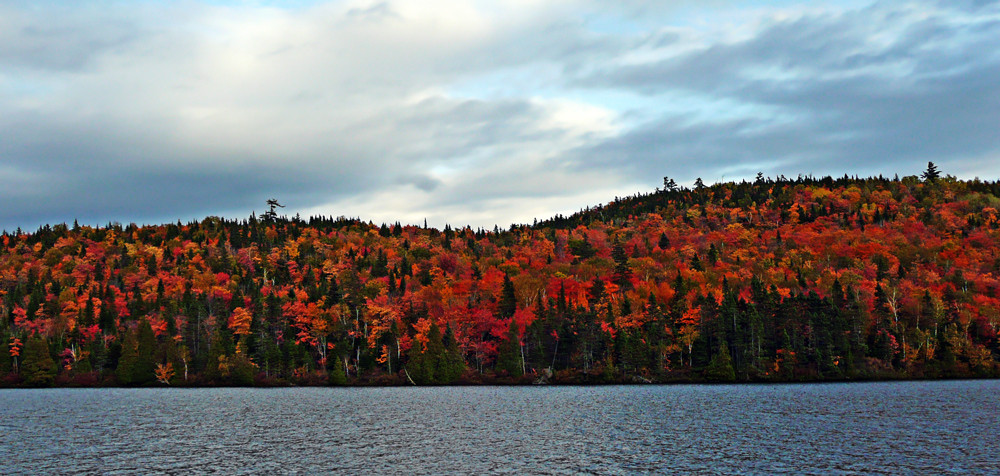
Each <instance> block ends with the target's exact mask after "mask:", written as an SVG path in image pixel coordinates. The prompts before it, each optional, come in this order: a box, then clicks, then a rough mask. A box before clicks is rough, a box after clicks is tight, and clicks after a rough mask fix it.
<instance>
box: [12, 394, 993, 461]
mask: <svg viewBox="0 0 1000 476" xmlns="http://www.w3.org/2000/svg"><path fill="white" fill-rule="evenodd" d="M998 415H1000V381H995V380H994V381H942V382H881V383H851V384H802V385H718V386H699V385H675V386H619V387H442V388H413V387H409V388H282V389H232V388H217V389H49V390H0V435H2V438H3V445H2V446H0V474H19V473H95V472H100V473H110V474H134V473H143V474H156V473H170V474H179V473H190V472H218V473H222V474H247V473H270V474H274V473H279V474H280V473H330V472H333V473H341V474H345V473H346V474H362V473H363V474H369V473H379V474H385V473H388V474H399V473H403V474H438V473H442V472H447V473H467V474H482V473H546V474H568V473H573V474H575V473H581V472H582V473H599V474H606V473H636V472H638V473H649V472H656V473H665V472H670V473H673V472H684V473H691V472H698V473H760V474H773V473H776V472H792V473H798V474H802V473H819V474H837V473H843V474H855V473H872V472H874V473H892V474H899V473H916V474H927V473H934V474H940V473H961V474H970V473H971V474H976V473H980V474H998V473H1000V459H998V458H997V450H998V448H1000V443H998V441H1000V423H998V420H1000V417H998Z"/></svg>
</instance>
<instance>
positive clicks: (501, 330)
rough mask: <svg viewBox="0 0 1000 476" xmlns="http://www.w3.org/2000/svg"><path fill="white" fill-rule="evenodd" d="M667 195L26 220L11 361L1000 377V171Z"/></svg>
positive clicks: (432, 376)
mask: <svg viewBox="0 0 1000 476" xmlns="http://www.w3.org/2000/svg"><path fill="white" fill-rule="evenodd" d="M664 184H665V189H664V190H657V191H655V192H653V193H648V194H641V195H636V196H631V197H624V198H617V199H615V200H614V201H612V202H610V203H608V204H606V205H599V206H596V207H592V208H588V209H586V210H582V211H581V212H579V213H576V214H573V215H571V216H556V217H554V218H552V219H549V220H545V221H542V222H538V223H535V224H533V225H530V226H529V225H513V226H511V227H510V228H509V229H506V230H501V229H499V228H495V229H494V230H481V229H480V230H474V229H471V228H468V227H466V228H452V227H450V226H446V227H445V228H444V229H443V230H438V229H433V228H427V227H426V226H403V225H400V224H399V223H395V224H374V223H369V222H364V221H361V220H358V219H347V218H343V217H341V218H335V219H334V218H328V217H321V216H320V217H310V218H308V219H303V218H300V217H297V216H296V217H294V218H288V217H281V216H277V214H276V213H268V216H267V217H266V219H261V220H258V219H257V218H255V217H252V216H251V217H250V218H248V219H244V220H228V219H223V218H218V217H209V218H206V219H204V220H202V221H200V222H191V223H187V224H182V223H176V224H165V225H160V226H143V227H138V226H135V225H128V226H122V225H118V224H109V225H108V226H103V227H96V228H94V227H87V226H78V225H76V224H74V225H73V226H67V225H56V226H44V227H42V228H41V229H39V230H37V231H36V232H34V233H24V232H21V231H18V232H15V233H4V234H3V235H2V237H0V297H2V307H0V333H2V334H3V335H4V336H5V339H7V349H5V351H4V352H2V353H0V374H2V375H4V376H5V380H4V382H6V383H7V384H8V385H39V386H45V385H52V384H59V385H65V384H84V385H97V384H122V385H165V384H172V385H179V384H187V385H198V384H253V383H256V384H283V383H300V384H302V383H306V384H321V383H322V384H325V383H335V384H343V383H360V384H406V383H410V382H412V383H416V384H426V383H432V384H433V383H449V382H456V381H465V382H478V381H510V382H531V381H536V380H537V381H555V382H635V381H676V380H703V379H705V380H716V381H729V380H745V381H790V380H825V379H861V378H896V377H946V376H996V375H997V371H998V364H997V356H998V353H1000V347H998V340H997V328H998V325H1000V280H998V277H1000V251H998V250H1000V246H998V245H1000V221H998V210H1000V183H998V182H983V181H979V180H974V181H961V180H956V179H955V178H953V177H950V176H942V175H940V173H939V172H938V171H937V170H936V168H935V167H934V166H933V164H929V168H928V171H927V172H925V173H924V175H923V177H922V179H921V178H920V177H916V176H909V177H904V178H901V179H900V178H894V179H887V178H882V177H877V178H865V179H859V178H852V177H846V176H845V177H842V178H838V179H834V178H830V177H823V178H813V177H799V178H796V179H794V180H793V179H786V178H784V177H778V178H776V179H772V178H766V177H763V176H759V177H758V178H757V179H756V180H755V181H753V182H745V181H744V182H739V183H734V182H730V183H720V184H715V185H710V186H709V185H705V184H704V183H703V182H702V181H700V180H699V181H698V185H697V186H696V187H695V188H693V189H687V188H684V187H679V186H677V184H676V183H675V182H672V181H671V180H669V179H668V178H665V179H664ZM276 203H277V202H275V204H276ZM271 210H272V211H273V207H272V209H271Z"/></svg>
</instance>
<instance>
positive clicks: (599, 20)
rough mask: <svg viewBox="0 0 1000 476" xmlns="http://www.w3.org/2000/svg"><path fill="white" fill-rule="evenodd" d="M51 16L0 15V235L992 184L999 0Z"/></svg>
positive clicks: (160, 9)
mask: <svg viewBox="0 0 1000 476" xmlns="http://www.w3.org/2000/svg"><path fill="white" fill-rule="evenodd" d="M55 5H56V4H55V3H40V4H37V5H35V6H33V7H29V6H27V5H20V6H19V5H9V4H5V5H4V6H0V131H2V132H0V180H4V181H5V183H7V184H8V185H6V186H4V187H0V200H2V201H3V202H4V203H5V207H4V209H3V210H0V228H6V229H13V228H15V227H18V226H20V227H22V228H25V229H31V228H33V227H36V226H37V225H39V224H41V223H46V222H49V223H52V222H62V221H72V220H73V219H74V218H78V219H80V221H81V222H84V223H106V222H108V221H121V222H129V221H137V222H147V223H156V222H163V221H173V220H176V219H178V218H180V219H185V220H186V219H197V218H200V217H203V216H205V215H227V216H236V217H238V216H245V215H248V214H249V213H250V211H251V210H257V211H260V210H261V209H263V201H264V200H265V199H266V198H270V197H277V198H279V199H280V200H282V202H283V203H285V204H286V205H288V208H287V209H285V211H286V212H288V213H290V214H294V213H296V212H301V213H302V214H303V215H308V214H324V215H333V216H336V215H347V216H362V217H363V218H367V217H371V218H373V219H380V220H384V221H396V220H397V219H398V220H405V219H407V217H409V218H412V219H414V220H418V221H419V220H422V219H423V218H429V219H430V220H432V223H437V224H439V225H440V224H443V223H445V222H449V223H452V224H455V225H457V224H460V223H463V222H468V223H471V224H473V225H476V226H486V227H490V228H491V227H492V223H494V222H500V223H501V224H502V223H510V222H530V221H531V220H532V219H533V218H535V217H536V216H537V217H538V218H546V217H548V216H551V215H553V214H555V213H566V212H571V211H574V210H576V209H579V208H582V207H585V206H587V205H594V204H596V203H599V202H606V201H607V200H609V199H610V198H612V197H613V196H616V195H625V194H628V193H632V192H634V191H639V190H643V189H646V190H648V189H651V188H652V187H654V186H656V185H658V184H659V180H660V177H662V176H663V175H671V176H674V177H677V178H678V179H687V180H692V179H693V178H694V177H696V176H703V177H704V178H706V179H707V180H713V179H720V178H722V177H723V176H725V177H727V178H733V177H738V176H750V175H753V174H754V173H756V171H757V170H762V171H764V172H766V173H769V174H778V173H782V174H788V175H795V174H798V173H816V174H820V173H833V174H842V173H845V172H847V173H866V172H872V173H890V174H891V173H895V172H902V173H907V172H909V171H912V172H914V173H915V172H916V171H918V170H920V169H922V167H923V166H924V165H925V164H923V163H922V162H926V161H927V160H933V161H935V162H938V163H940V164H941V165H942V168H943V169H944V171H945V172H949V173H950V170H949V169H950V168H949V164H952V165H953V167H952V169H953V170H956V171H959V170H960V171H962V173H967V174H972V175H980V176H983V177H988V176H991V175H996V174H997V173H998V172H1000V170H998V168H997V167H998V166H997V165H996V162H994V161H991V160H990V158H992V157H997V156H998V150H1000V146H998V141H1000V140H998V139H996V138H995V134H994V133H993V131H992V127H991V125H993V124H997V123H998V122H1000V121H998V119H1000V118H998V112H997V111H1000V108H998V107H997V106H998V104H997V102H998V89H1000V88H998V86H997V84H996V81H995V78H996V77H1000V74H998V73H1000V71H998V69H1000V53H997V51H1000V49H998V48H996V46H997V42H996V38H998V37H1000V35H998V33H1000V32H998V29H1000V13H998V8H997V4H996V3H994V2H974V1H968V2H965V3H962V4H958V3H951V2H940V3H936V2H931V1H927V2H917V3H910V4H906V5H896V4H881V3H878V4H874V5H871V6H863V7H855V6H851V5H850V4H846V5H825V6H821V7H815V6H802V5H795V4H791V5H785V6H780V7H774V6H753V5H751V4H745V5H743V6H740V7H733V6H732V4H731V3H730V2H721V1H720V2H710V3H700V2H680V3H676V4H671V5H669V6H665V7H657V8H651V7H649V5H648V4H642V3H639V2H626V3H623V4H614V5H611V4H608V3H605V2H594V1H593V0H561V1H547V2H538V1H528V0H524V1H516V2H482V1H476V0H466V1H457V2H456V1H447V2H446V1H443V0H434V1H427V2H420V3H419V4H416V3H412V2H402V1H381V2H372V1H362V0H350V1H341V2H305V3H304V4H301V5H298V6H296V7H295V8H284V7H280V6H268V5H267V4H263V3H261V2H234V3H229V4H226V3H220V2H215V3H212V4H209V3H200V2H187V3H184V4H183V5H173V4H169V3H166V4H164V3H141V4H137V3H122V4H117V5H116V8H97V7H88V6H86V5H79V4H71V5H65V4H63V5H59V6H58V7H56V6H55ZM56 8H58V12H56V11H55V10H56ZM307 212H308V213H307ZM529 213H530V214H534V215H531V216H528V214H529ZM393 216H395V217H396V218H393ZM435 220H436V222H435Z"/></svg>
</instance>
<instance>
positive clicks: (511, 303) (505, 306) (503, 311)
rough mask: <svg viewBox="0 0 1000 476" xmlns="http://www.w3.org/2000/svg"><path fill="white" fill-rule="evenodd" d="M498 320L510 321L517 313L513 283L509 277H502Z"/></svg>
mask: <svg viewBox="0 0 1000 476" xmlns="http://www.w3.org/2000/svg"><path fill="white" fill-rule="evenodd" d="M499 311H500V316H499V317H500V318H501V319H510V318H512V317H514V313H515V312H517V296H515V294H514V283H513V282H512V281H511V280H510V276H509V275H506V274H505V275H504V276H503V290H502V291H501V292H500V306H499Z"/></svg>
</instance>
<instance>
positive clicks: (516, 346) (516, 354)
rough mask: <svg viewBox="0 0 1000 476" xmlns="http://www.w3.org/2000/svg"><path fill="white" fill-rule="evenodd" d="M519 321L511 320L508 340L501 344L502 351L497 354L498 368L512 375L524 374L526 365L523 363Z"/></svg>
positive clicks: (519, 375) (516, 376)
mask: <svg viewBox="0 0 1000 476" xmlns="http://www.w3.org/2000/svg"><path fill="white" fill-rule="evenodd" d="M519 334H520V332H519V329H518V327H517V322H515V321H514V319H511V320H510V326H509V327H508V328H507V340H505V341H503V342H502V343H501V344H500V352H499V354H498V355H497V370H499V371H503V372H506V373H507V374H508V375H510V376H511V377H515V378H518V377H521V376H522V375H524V367H523V366H522V365H521V340H520V335H519Z"/></svg>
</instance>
